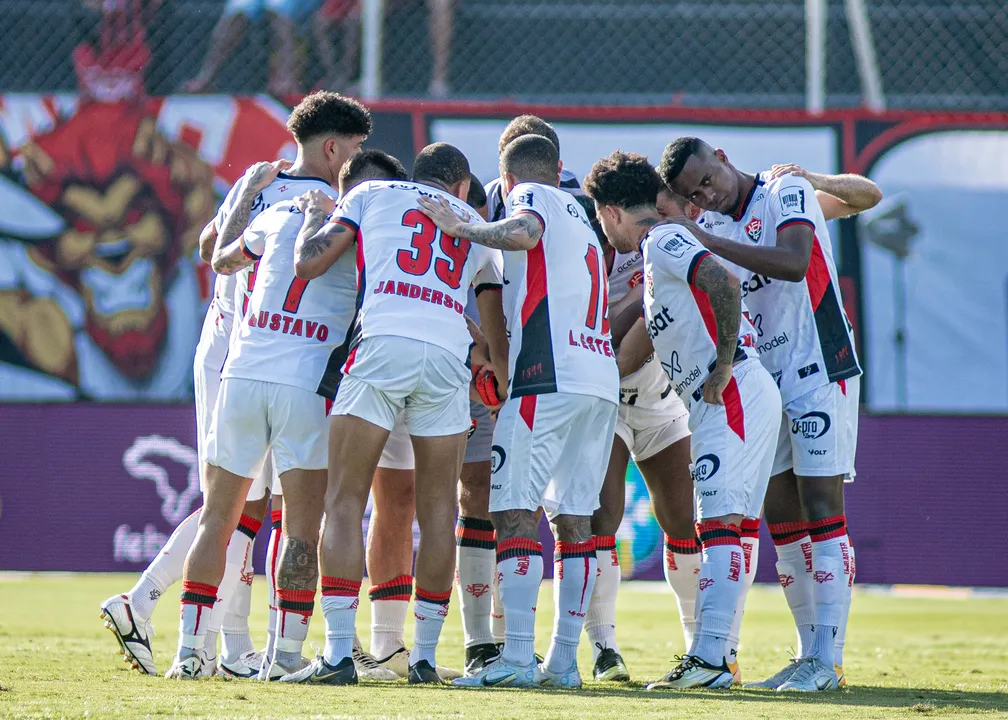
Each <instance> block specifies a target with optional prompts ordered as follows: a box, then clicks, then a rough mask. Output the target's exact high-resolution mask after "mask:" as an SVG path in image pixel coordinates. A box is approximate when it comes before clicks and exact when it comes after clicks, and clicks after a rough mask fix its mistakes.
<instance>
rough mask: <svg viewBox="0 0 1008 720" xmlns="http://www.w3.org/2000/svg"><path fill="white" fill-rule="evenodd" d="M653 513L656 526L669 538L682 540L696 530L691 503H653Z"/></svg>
mask: <svg viewBox="0 0 1008 720" xmlns="http://www.w3.org/2000/svg"><path fill="white" fill-rule="evenodd" d="M654 514H655V520H657V521H658V527H660V528H661V529H662V532H664V533H665V534H666V535H668V536H669V537H670V538H676V539H679V540H682V539H686V538H689V537H692V536H693V535H694V533H695V532H696V526H695V525H694V523H693V505H692V503H691V504H689V505H686V504H665V503H663V504H661V505H655V506H654Z"/></svg>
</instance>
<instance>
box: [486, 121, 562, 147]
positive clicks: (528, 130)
mask: <svg viewBox="0 0 1008 720" xmlns="http://www.w3.org/2000/svg"><path fill="white" fill-rule="evenodd" d="M523 135H542V136H543V137H544V138H546V139H547V140H549V141H550V142H551V143H553V146H554V147H555V148H556V149H557V154H559V153H560V138H559V137H558V136H557V133H556V130H554V129H553V126H552V125H550V124H549V123H548V122H546V121H545V120H543V119H542V118H541V117H539V116H538V115H519V116H518V117H516V118H515V119H514V120H512V121H511V122H509V123H508V125H507V127H506V128H504V132H502V133H501V136H500V140H499V141H498V142H497V152H498V153H499V154H503V153H504V148H506V147H507V146H508V145H510V144H511V143H512V142H514V141H515V140H516V139H518V138H520V137H522V136H523Z"/></svg>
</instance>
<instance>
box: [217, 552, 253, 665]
mask: <svg viewBox="0 0 1008 720" xmlns="http://www.w3.org/2000/svg"><path fill="white" fill-rule="evenodd" d="M251 550H252V544H251V543H250V544H249V553H248V555H246V557H245V567H244V568H242V571H241V577H240V578H239V582H238V587H237V588H235V591H234V594H233V595H232V596H231V604H230V605H229V606H228V608H227V612H225V613H224V622H223V624H222V625H221V661H222V662H226V663H233V662H237V661H238V660H240V659H241V658H242V657H243V656H245V655H247V654H248V653H250V652H255V645H254V644H253V643H252V637H251V635H250V634H249V624H248V618H249V613H250V612H252V580H253V578H255V568H254V567H253V565H252V552H251Z"/></svg>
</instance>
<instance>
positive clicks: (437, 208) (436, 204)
mask: <svg viewBox="0 0 1008 720" xmlns="http://www.w3.org/2000/svg"><path fill="white" fill-rule="evenodd" d="M417 202H418V203H419V206H420V209H421V210H422V211H423V213H424V215H426V216H427V217H429V218H430V219H431V220H433V221H434V224H435V225H437V226H438V227H439V228H440V229H441V232H443V233H445V234H446V235H451V236H452V237H459V235H460V230H461V229H462V227H463V226H464V225H465V223H467V222H469V220H471V219H472V218H471V216H470V215H469V213H464V215H459V214H458V213H456V212H455V210H454V208H452V206H451V205H449V204H448V201H447V200H445V199H444V198H443V197H437V198H431V197H427V196H426V195H421V196H420V198H419V199H418V200H417Z"/></svg>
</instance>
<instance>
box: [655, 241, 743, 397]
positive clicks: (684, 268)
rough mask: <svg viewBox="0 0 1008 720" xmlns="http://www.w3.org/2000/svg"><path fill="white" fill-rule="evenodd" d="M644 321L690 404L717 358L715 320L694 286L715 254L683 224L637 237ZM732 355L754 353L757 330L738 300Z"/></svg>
mask: <svg viewBox="0 0 1008 720" xmlns="http://www.w3.org/2000/svg"><path fill="white" fill-rule="evenodd" d="M641 253H642V254H643V255H644V287H645V290H644V320H645V321H646V322H647V327H648V335H649V336H650V337H651V342H652V344H654V349H655V353H656V354H657V355H658V359H659V360H660V361H661V364H662V367H663V368H665V372H666V374H668V378H669V382H671V383H672V387H673V388H674V389H675V392H676V394H677V395H678V396H679V397H680V398H681V399H682V401H683V402H684V403H686V405H687V407H688V406H689V403H690V399H691V398H692V399H693V400H700V399H701V397H702V396H703V395H702V391H701V386H702V385H703V384H704V382H705V381H706V380H707V377H708V376H709V375H710V372H711V370H713V369H714V364H715V362H716V361H717V322H716V320H715V318H714V311H713V309H712V308H711V303H710V299H709V298H708V297H707V293H705V292H704V291H703V290H700V289H699V288H697V287H696V286H694V285H693V278H694V276H695V275H696V272H697V268H699V267H700V264H701V263H703V262H705V261H706V262H711V261H712V260H711V258H713V257H714V256H713V255H712V254H711V253H710V252H709V251H708V250H706V249H705V248H704V246H703V245H701V244H700V241H699V240H697V239H696V238H695V237H694V236H693V235H692V234H691V233H690V232H689V231H688V230H686V229H685V228H683V227H682V226H681V225H674V224H667V225H658V226H656V227H654V228H652V229H651V232H649V233H648V234H647V235H645V236H644V239H643V240H641ZM742 311H743V316H742V321H741V323H739V331H738V344H737V346H736V351H735V360H736V361H738V360H743V359H745V358H747V357H753V358H754V357H756V350H755V348H754V347H753V345H754V344H755V339H756V338H755V335H756V334H755V331H754V330H753V327H752V325H750V324H749V321H748V320H746V318H745V315H744V313H745V303H743V304H742Z"/></svg>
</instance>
